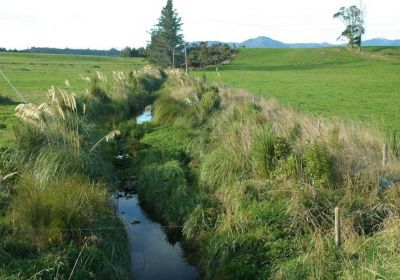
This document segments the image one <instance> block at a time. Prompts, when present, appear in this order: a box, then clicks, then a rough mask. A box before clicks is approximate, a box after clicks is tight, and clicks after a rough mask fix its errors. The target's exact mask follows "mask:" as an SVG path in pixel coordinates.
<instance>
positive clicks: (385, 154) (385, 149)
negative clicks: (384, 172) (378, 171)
mask: <svg viewBox="0 0 400 280" xmlns="http://www.w3.org/2000/svg"><path fill="white" fill-rule="evenodd" d="M387 152H388V147H387V144H386V143H385V144H383V150H382V166H383V167H385V166H386V164H387Z"/></svg>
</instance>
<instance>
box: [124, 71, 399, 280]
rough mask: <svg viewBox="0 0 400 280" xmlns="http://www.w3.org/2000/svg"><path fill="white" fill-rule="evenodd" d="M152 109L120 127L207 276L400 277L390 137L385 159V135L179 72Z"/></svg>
mask: <svg viewBox="0 0 400 280" xmlns="http://www.w3.org/2000/svg"><path fill="white" fill-rule="evenodd" d="M153 114H154V119H153V123H152V124H151V125H145V126H138V125H131V126H129V125H125V126H124V128H125V132H124V135H126V136H127V137H128V139H129V141H127V143H126V146H125V151H126V152H128V153H129V154H130V155H131V156H132V157H133V167H132V168H131V170H130V171H128V172H127V173H129V172H130V174H134V175H135V174H136V175H138V177H139V184H138V192H139V196H140V198H141V200H142V202H143V203H144V205H145V206H146V207H147V208H148V209H150V210H152V211H153V212H154V213H156V214H157V215H158V216H160V217H161V218H162V219H163V221H164V222H165V223H166V224H168V225H183V226H184V228H183V235H184V237H185V240H186V241H187V242H186V244H187V247H188V248H189V251H192V252H194V254H195V256H196V259H197V261H198V264H199V266H200V267H201V268H202V272H203V277H204V278H206V279H299V278H301V279H343V278H344V279H375V278H376V277H379V278H382V279H394V278H398V277H400V270H399V269H398V264H399V258H398V252H399V250H400V248H399V245H398V244H399V243H398V242H397V241H396V240H398V238H399V233H398V225H397V222H396V221H398V219H399V214H400V213H399V212H398V209H399V208H398V207H399V201H400V200H399V193H398V181H399V179H400V172H399V171H400V170H399V161H398V159H397V157H396V153H397V150H396V148H395V146H392V148H391V149H390V152H389V155H390V156H389V158H390V160H389V163H388V165H387V166H386V167H382V163H381V161H382V160H381V159H382V145H383V142H384V139H385V137H384V135H382V134H381V132H379V131H377V130H375V129H374V128H368V127H365V126H363V125H360V124H359V123H357V122H352V121H347V122H343V121H341V120H337V119H334V118H332V119H324V120H322V121H318V120H317V119H315V118H313V117H311V116H307V115H305V114H302V113H298V112H297V111H295V110H291V109H290V108H287V107H285V106H282V105H280V104H279V103H278V102H276V101H274V100H270V99H269V100H268V99H262V98H253V97H252V96H251V95H249V94H247V93H245V92H243V91H237V90H232V89H230V88H226V87H216V86H214V85H212V84H209V83H207V82H205V81H203V80H201V79H192V78H186V77H185V76H184V75H182V74H180V73H179V72H170V73H169V78H168V80H167V83H166V84H165V85H164V87H163V88H162V89H161V91H160V92H159V98H158V99H157V100H156V101H155V103H154V106H153ZM396 182H397V183H396ZM335 207H340V208H341V211H342V233H343V244H342V246H341V248H337V247H335V245H334V235H333V228H334V224H333V220H334V208H335Z"/></svg>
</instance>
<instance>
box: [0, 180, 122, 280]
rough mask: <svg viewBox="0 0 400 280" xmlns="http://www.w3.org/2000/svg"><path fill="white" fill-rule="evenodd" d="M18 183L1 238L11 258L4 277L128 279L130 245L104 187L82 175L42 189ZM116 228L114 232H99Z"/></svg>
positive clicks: (5, 264) (6, 262)
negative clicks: (110, 206)
mask: <svg viewBox="0 0 400 280" xmlns="http://www.w3.org/2000/svg"><path fill="white" fill-rule="evenodd" d="M18 185H19V187H18V189H17V192H16V194H14V197H13V200H12V203H11V205H10V207H9V210H8V213H7V215H6V221H7V222H6V227H5V228H4V229H3V230H5V233H6V234H7V235H6V236H8V237H2V242H3V244H4V246H3V247H2V254H4V255H5V256H8V258H4V259H2V258H1V257H0V259H2V264H1V265H0V270H1V269H5V275H10V277H12V276H13V275H15V277H18V275H19V276H20V277H21V279H27V278H29V277H33V278H32V279H63V278H64V277H65V276H66V275H73V278H72V279H87V278H88V277H94V278H96V279H109V277H110V275H113V277H114V278H115V279H125V278H126V277H127V276H128V275H129V273H130V271H129V265H130V261H129V253H128V251H127V250H126V246H128V242H127V239H126V236H125V233H124V231H123V230H122V225H121V223H120V222H118V220H117V218H116V217H115V216H114V214H113V212H112V210H111V209H110V208H109V192H108V190H107V189H106V187H105V186H102V185H100V184H93V183H90V182H89V181H88V180H87V179H85V178H79V177H69V178H68V179H67V180H54V181H52V182H50V183H48V184H44V185H43V184H38V183H37V182H36V180H35V179H34V178H32V177H30V176H28V175H24V176H22V179H21V180H20V182H19V184H18ZM112 227H115V228H116V229H115V230H113V229H108V230H96V228H112ZM88 229H93V230H88ZM75 262H76V265H75ZM74 266H75V268H74V269H73V267H74ZM71 273H72V274H71ZM0 275H1V272H0ZM35 275H36V276H35ZM6 279H7V278H6ZM17 279H18V278H17Z"/></svg>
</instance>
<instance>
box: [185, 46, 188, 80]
mask: <svg viewBox="0 0 400 280" xmlns="http://www.w3.org/2000/svg"><path fill="white" fill-rule="evenodd" d="M187 47H188V43H186V44H185V68H186V69H185V70H186V76H187V75H188V59H187Z"/></svg>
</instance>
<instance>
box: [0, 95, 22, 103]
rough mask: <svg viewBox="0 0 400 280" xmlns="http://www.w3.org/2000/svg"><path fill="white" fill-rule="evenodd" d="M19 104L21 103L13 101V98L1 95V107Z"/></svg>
mask: <svg viewBox="0 0 400 280" xmlns="http://www.w3.org/2000/svg"><path fill="white" fill-rule="evenodd" d="M17 104H19V103H18V102H16V101H14V100H12V99H11V98H9V97H7V96H1V95H0V105H17Z"/></svg>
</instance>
